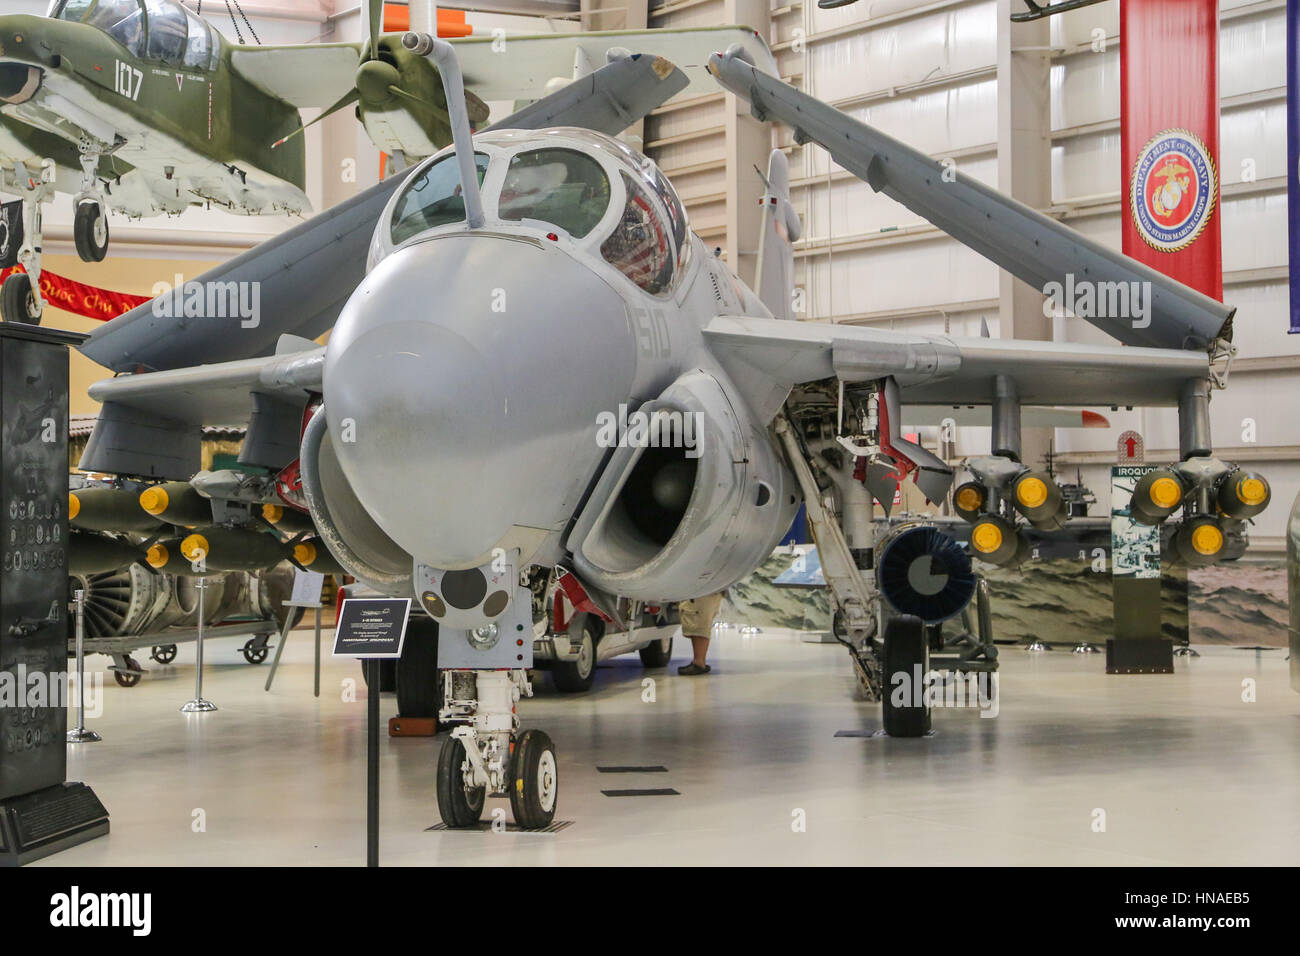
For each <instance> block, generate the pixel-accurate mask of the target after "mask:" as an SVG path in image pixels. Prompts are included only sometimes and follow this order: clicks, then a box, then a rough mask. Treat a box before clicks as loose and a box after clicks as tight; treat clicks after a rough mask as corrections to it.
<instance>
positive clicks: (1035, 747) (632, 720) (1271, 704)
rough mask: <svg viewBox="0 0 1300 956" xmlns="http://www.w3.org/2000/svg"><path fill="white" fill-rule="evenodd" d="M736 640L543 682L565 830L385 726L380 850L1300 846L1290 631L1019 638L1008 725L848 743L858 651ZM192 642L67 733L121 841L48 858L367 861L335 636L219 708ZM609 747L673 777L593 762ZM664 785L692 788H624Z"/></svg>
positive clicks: (665, 852) (526, 709)
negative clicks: (690, 661) (1128, 644)
mask: <svg viewBox="0 0 1300 956" xmlns="http://www.w3.org/2000/svg"><path fill="white" fill-rule="evenodd" d="M714 644H715V646H714V648H713V653H712V655H711V658H712V661H713V665H714V673H713V674H712V675H710V676H708V677H705V678H685V677H678V676H677V674H676V665H677V664H678V663H681V662H682V660H683V655H684V653H685V649H686V646H685V642H684V641H682V640H681V639H680V638H679V640H678V642H677V646H676V651H677V655H676V660H675V661H674V666H673V668H672V669H670V670H668V671H664V670H660V671H651V672H647V671H643V670H642V668H641V665H640V662H639V660H638V659H637V658H636V657H635V656H631V657H625V658H620V659H617V660H615V661H612V662H609V663H607V664H605V665H602V667H601V668H600V670H599V672H598V675H597V681H596V686H595V688H594V689H593V691H592V692H591V693H589V694H587V695H585V696H578V697H572V696H561V695H559V694H557V693H556V692H555V691H554V690H553V689H552V687H551V686H550V684H549V681H548V680H547V679H546V678H544V677H543V678H542V679H541V680H539V682H538V684H539V688H538V691H539V692H538V696H537V697H536V698H535V699H533V700H531V701H526V702H524V704H523V705H522V713H523V715H524V719H525V726H536V727H540V728H542V729H544V730H546V731H547V732H548V733H549V734H550V735H551V737H552V738H553V739H554V740H555V741H556V745H557V750H558V753H559V765H560V774H561V791H560V806H559V815H558V817H557V819H558V820H562V821H570V825H568V826H566V827H564V828H563V829H560V830H558V831H557V832H554V833H523V832H513V831H510V830H507V831H506V832H492V831H491V830H484V831H482V832H477V831H475V832H439V831H437V830H430V829H429V828H430V827H432V826H434V825H435V824H437V823H439V817H438V811H437V806H436V803H435V800H434V796H433V794H434V766H435V762H436V757H437V749H438V747H439V745H440V741H441V738H438V739H411V738H407V739H391V738H388V737H387V736H385V737H384V738H383V739H382V788H383V795H382V808H383V809H382V813H383V817H382V831H381V832H382V837H381V862H383V863H384V864H389V865H439V864H490V865H500V864H614V865H622V864H696V863H705V864H709V863H714V864H742V865H744V864H819V863H834V864H877V865H878V864H890V865H897V864H940V865H942V864H1050V865H1063V864H1077V865H1093V864H1121V865H1122V864H1292V865H1294V864H1297V863H1300V801H1297V799H1296V795H1297V793H1300V695H1297V694H1295V693H1293V692H1292V691H1291V690H1290V689H1289V687H1288V684H1287V665H1286V664H1285V662H1284V658H1285V651H1281V650H1271V651H1264V652H1259V653H1256V652H1254V651H1245V650H1235V649H1224V648H1213V649H1205V650H1204V654H1203V656H1202V657H1200V658H1197V659H1194V660H1187V659H1180V660H1179V662H1178V664H1177V667H1178V670H1179V673H1177V674H1175V675H1173V676H1147V677H1108V676H1106V674H1105V673H1104V664H1103V661H1102V659H1101V655H1092V656H1087V657H1084V656H1075V655H1072V654H1070V653H1069V652H1068V651H1067V650H1065V649H1058V650H1055V651H1052V652H1048V653H1039V654H1030V653H1028V652H1026V651H1024V650H1020V649H1016V648H1005V649H1004V650H1003V653H1002V660H1003V670H1002V679H1001V701H1000V713H999V715H998V716H997V717H996V718H993V719H983V718H980V717H979V716H978V713H977V712H976V711H973V710H962V711H958V710H951V709H950V710H947V711H944V710H938V711H936V713H935V729H936V731H937V733H935V734H934V735H933V736H931V737H928V738H924V739H911V740H899V739H888V738H879V737H871V736H839V737H837V736H836V732H837V731H844V730H847V731H859V732H861V731H871V730H874V729H876V728H877V727H878V726H879V708H878V706H872V705H869V704H867V703H865V702H863V701H862V700H861V699H860V697H859V696H858V695H857V693H856V687H855V683H854V680H853V678H852V676H851V672H850V667H849V661H848V658H847V656H846V654H845V653H844V652H843V651H842V649H840V648H838V647H836V646H833V645H812V644H804V643H801V642H800V641H799V639H798V638H797V636H795V635H792V634H788V633H782V632H768V633H763V634H759V635H757V636H752V637H744V636H742V635H740V634H739V633H738V632H737V631H735V630H734V629H733V630H729V631H724V632H722V635H721V637H720V638H719V639H718V640H717V641H715V642H714ZM327 653H328V651H327ZM193 654H194V651H193V647H192V646H190V647H182V649H181V654H180V657H179V659H178V660H177V662H176V663H175V664H174V665H172V666H169V667H160V666H158V665H156V664H152V663H149V664H148V665H147V666H148V667H149V669H150V673H149V675H148V676H147V677H146V678H145V679H144V681H143V682H142V683H141V684H140V685H139V686H137V687H135V688H133V689H123V688H120V687H118V686H116V685H115V684H113V683H112V681H111V679H110V680H109V683H108V686H107V687H106V688H105V689H104V694H103V704H104V706H103V715H102V716H101V717H99V718H97V719H94V720H90V721H88V723H89V725H90V726H91V727H92V729H96V730H98V731H99V732H100V733H102V734H103V736H104V740H103V741H102V742H101V743H95V744H80V745H74V746H72V747H71V748H70V760H69V764H70V766H69V779H72V780H84V781H86V782H88V783H90V784H91V785H92V786H93V787H94V788H95V790H96V791H97V792H98V794H99V795H100V797H101V798H102V799H103V801H104V802H105V803H106V804H107V806H108V807H109V809H110V811H111V813H112V833H111V835H110V836H109V837H107V838H105V839H101V840H98V841H95V842H93V843H91V844H87V845H84V846H81V847H77V848H74V849H72V850H69V851H67V852H65V853H63V854H61V855H59V856H57V857H55V858H53V859H51V860H49V861H47V862H49V863H55V864H63V865H94V864H116V865H131V864H164V865H173V864H174V865H182V864H184V865H256V864H332V865H337V864H343V865H349V864H361V863H364V860H365V844H364V839H365V713H366V706H365V690H364V685H363V684H361V682H360V681H359V680H357V681H356V684H358V685H360V686H359V688H358V690H357V694H356V697H357V699H356V700H355V701H352V702H349V701H345V700H344V696H345V694H344V691H345V689H346V686H347V685H348V684H349V682H352V681H353V679H354V678H358V677H359V668H358V666H357V664H356V663H355V662H353V661H335V660H331V659H330V658H329V657H328V656H327V657H326V658H325V670H324V676H323V682H322V683H323V688H322V695H321V697H320V699H319V700H317V699H314V698H313V697H312V693H311V673H312V664H311V635H310V632H303V631H299V632H296V633H295V634H294V635H293V636H292V638H291V639H290V642H289V646H288V648H287V650H286V652H285V661H284V664H283V665H282V667H281V671H280V674H279V675H278V677H277V682H276V684H275V687H274V688H273V690H272V692H271V693H265V692H263V690H262V684H263V681H264V680H265V677H266V668H267V667H268V666H269V665H267V664H264V665H262V666H261V667H251V666H249V665H247V664H245V663H243V662H242V658H240V656H239V654H238V651H237V649H236V645H235V644H234V643H232V642H226V643H224V644H222V643H216V642H214V643H213V644H211V645H210V646H209V648H208V668H207V677H206V683H205V688H204V696H205V697H207V698H208V699H210V700H212V701H213V702H215V703H216V704H217V705H218V706H219V707H220V710H218V711H217V712H215V713H210V714H205V715H193V716H186V715H182V714H180V713H178V708H179V707H180V705H181V704H182V703H184V702H185V701H186V700H188V699H189V698H190V697H191V696H192V693H193V678H194V666H193ZM105 662H106V660H105V659H104V658H92V659H90V662H89V664H90V665H91V666H103V664H104V663H105ZM647 677H651V678H652V679H653V685H647V684H645V683H644V681H645V679H646V678H647ZM1250 682H1253V686H1254V693H1255V698H1256V699H1255V701H1254V702H1252V703H1247V702H1244V701H1243V699H1242V697H1243V686H1250ZM651 691H653V692H652V693H651ZM383 711H384V716H385V718H387V717H388V716H391V715H392V714H394V713H395V711H396V705H395V702H394V700H393V699H392V698H391V697H388V696H386V697H385V699H384V701H383ZM609 765H620V766H640V767H644V766H653V765H662V766H663V767H666V768H667V770H666V772H661V773H627V774H610V773H600V772H598V770H597V768H598V767H601V766H609ZM642 788H644V789H673V790H676V791H678V793H677V794H676V795H658V796H623V797H613V796H606V795H603V794H602V790H611V789H642ZM498 805H500V806H506V805H507V803H506V801H490V802H489V811H490V810H491V808H492V807H494V806H498ZM507 812H508V811H507ZM196 821H198V823H196ZM199 823H202V827H200V826H199ZM801 824H802V826H801ZM196 829H198V830H201V832H196Z"/></svg>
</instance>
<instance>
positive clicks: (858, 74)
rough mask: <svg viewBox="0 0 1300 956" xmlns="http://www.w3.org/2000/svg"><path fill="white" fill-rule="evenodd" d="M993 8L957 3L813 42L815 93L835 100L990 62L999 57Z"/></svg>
mask: <svg viewBox="0 0 1300 956" xmlns="http://www.w3.org/2000/svg"><path fill="white" fill-rule="evenodd" d="M995 7H996V5H995V4H993V3H979V4H973V5H971V6H962V7H955V8H952V9H949V10H941V11H939V12H936V13H933V14H929V15H926V16H921V17H917V18H916V19H914V20H903V21H899V22H892V23H886V24H885V25H883V26H880V27H876V28H874V29H871V30H868V31H866V32H864V33H859V34H855V35H851V36H844V37H838V38H835V39H832V40H826V41H820V42H816V43H813V44H811V45H810V48H809V53H808V70H809V73H810V74H811V75H812V76H813V77H814V78H815V83H816V95H817V96H819V97H820V98H822V99H827V100H836V99H841V98H843V97H848V96H855V95H858V94H861V93H864V92H867V91H870V90H882V89H886V88H889V87H895V86H906V85H908V84H912V83H920V82H922V81H923V80H929V79H933V78H935V77H936V76H942V75H944V74H948V73H962V72H965V71H967V70H974V69H978V68H980V67H985V66H989V65H991V64H992V63H993V62H994V61H995V60H996V58H997V31H996V26H997V19H996V16H995Z"/></svg>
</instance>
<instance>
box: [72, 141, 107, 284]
mask: <svg viewBox="0 0 1300 956" xmlns="http://www.w3.org/2000/svg"><path fill="white" fill-rule="evenodd" d="M78 150H79V151H80V153H81V192H79V193H78V194H77V197H76V199H74V200H73V206H74V208H75V210H76V217H75V218H74V220H73V224H72V238H73V241H74V242H75V244H76V246H77V255H78V256H80V257H81V261H82V262H103V261H104V257H105V256H107V255H108V212H107V210H106V209H105V208H104V197H103V196H102V195H100V192H99V188H98V186H97V183H96V177H97V176H98V174H99V157H100V152H101V151H100V149H99V147H98V146H97V145H95V144H94V143H92V142H90V140H87V139H82V141H81V143H80V145H79V146H78Z"/></svg>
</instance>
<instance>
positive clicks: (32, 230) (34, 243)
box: [0, 160, 54, 325]
mask: <svg viewBox="0 0 1300 956" xmlns="http://www.w3.org/2000/svg"><path fill="white" fill-rule="evenodd" d="M14 178H15V180H16V187H17V190H18V192H19V193H21V194H22V197H23V244H22V248H20V249H19V250H18V264H19V265H20V266H22V267H23V271H22V272H15V273H13V274H12V275H11V276H9V278H8V279H6V280H5V282H4V285H3V286H2V287H0V318H3V319H4V321H6V322H22V323H25V324H27V325H40V324H41V316H42V315H43V314H44V312H45V299H44V297H43V296H42V295H41V231H42V219H41V204H42V203H45V202H48V201H49V200H50V197H51V196H52V195H53V193H54V163H53V162H52V161H50V160H46V161H45V164H44V165H43V166H42V168H41V171H40V173H38V174H37V175H35V176H33V175H31V174H30V173H28V171H27V167H26V166H25V165H24V164H22V163H19V164H18V165H17V166H16V167H15V169H14Z"/></svg>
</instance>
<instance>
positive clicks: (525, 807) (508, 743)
mask: <svg viewBox="0 0 1300 956" xmlns="http://www.w3.org/2000/svg"><path fill="white" fill-rule="evenodd" d="M442 680H443V682H444V685H443V693H444V700H445V704H444V706H443V708H442V710H441V712H440V713H439V723H441V724H443V725H444V726H446V725H447V724H455V725H456V726H455V729H454V730H452V732H451V736H450V738H449V739H448V740H447V741H446V742H445V743H443V745H442V752H441V753H440V754H439V755H438V812H439V813H440V814H441V816H442V821H443V823H445V824H446V825H447V826H448V827H452V828H454V829H463V828H465V827H472V826H474V825H475V824H476V823H478V821H479V818H480V817H481V816H482V814H483V806H484V803H485V800H486V797H487V796H488V795H489V794H490V795H492V796H494V797H504V796H509V797H510V809H511V810H512V811H513V813H514V817H515V823H517V824H518V825H519V826H520V827H521V828H522V829H525V830H537V829H542V828H544V827H547V826H550V824H551V822H552V821H553V820H554V819H555V809H556V806H557V804H558V796H559V773H558V770H557V765H556V759H555V745H554V744H553V743H552V742H551V738H550V737H548V736H547V735H546V734H544V733H543V732H542V731H540V730H524V731H520V729H519V714H518V710H517V708H516V706H515V704H516V703H517V702H518V701H519V700H520V698H521V697H531V696H532V695H533V688H532V684H531V683H530V682H529V680H528V672H527V671H526V670H522V669H519V670H509V671H506V670H447V671H443V673H442Z"/></svg>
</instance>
